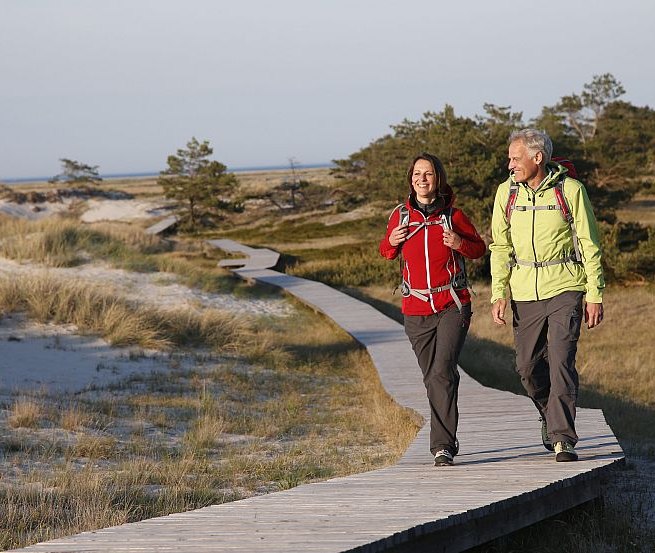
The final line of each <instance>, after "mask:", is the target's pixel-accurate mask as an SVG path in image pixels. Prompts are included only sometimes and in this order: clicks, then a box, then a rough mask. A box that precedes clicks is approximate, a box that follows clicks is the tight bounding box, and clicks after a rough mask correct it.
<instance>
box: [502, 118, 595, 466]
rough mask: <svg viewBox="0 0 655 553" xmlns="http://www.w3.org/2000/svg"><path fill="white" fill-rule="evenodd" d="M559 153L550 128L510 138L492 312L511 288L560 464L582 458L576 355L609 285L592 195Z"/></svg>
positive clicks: (528, 373) (523, 363)
mask: <svg viewBox="0 0 655 553" xmlns="http://www.w3.org/2000/svg"><path fill="white" fill-rule="evenodd" d="M552 151H553V145H552V142H551V140H550V138H549V137H548V135H547V134H546V133H545V132H542V131H538V130H535V129H523V130H520V131H515V132H513V133H512V134H511V136H510V138H509V171H510V177H509V179H507V181H505V182H504V183H502V184H501V185H500V186H499V187H498V190H497V192H496V199H495V202H494V211H493V217H492V222H491V231H492V239H493V242H492V244H491V245H490V246H489V248H490V250H491V279H492V282H491V287H492V293H491V303H492V308H491V314H492V317H493V320H494V322H496V323H497V324H499V325H504V324H506V322H505V309H506V307H507V295H506V289H507V287H509V290H510V293H511V307H512V312H513V327H514V342H515V347H516V369H517V372H518V373H519V375H520V376H521V383H522V384H523V387H524V388H525V390H526V392H527V393H528V396H529V397H530V398H531V399H532V401H533V402H534V404H535V406H536V407H537V409H538V410H539V413H540V415H541V422H542V427H541V431H542V441H543V444H544V447H546V449H548V450H549V451H553V450H554V451H555V453H556V455H555V459H556V460H557V461H576V460H577V458H578V455H577V453H576V452H575V444H576V443H577V441H578V436H577V434H576V431H575V409H576V400H577V396H578V373H577V371H576V368H575V355H576V351H577V344H578V338H579V336H580V326H581V323H582V319H583V317H584V321H585V322H586V323H587V326H588V328H593V327H595V326H597V325H599V324H600V323H601V321H602V320H603V304H602V293H603V288H604V287H605V282H604V278H603V270H602V267H601V261H600V259H601V252H600V239H599V234H598V227H597V225H596V218H595V217H594V213H593V210H592V208H591V204H590V202H589V197H588V196H587V192H586V190H585V188H584V186H583V185H582V184H581V183H580V182H578V181H577V180H575V179H573V178H571V177H569V176H567V169H566V168H565V167H563V166H562V165H559V164H557V163H553V162H551V155H552ZM567 212H568V213H567ZM583 296H585V298H584V299H585V300H586V301H584V302H583ZM583 304H584V305H583Z"/></svg>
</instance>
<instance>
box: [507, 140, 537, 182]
mask: <svg viewBox="0 0 655 553" xmlns="http://www.w3.org/2000/svg"><path fill="white" fill-rule="evenodd" d="M537 159H539V154H537V156H534V155H532V154H530V152H529V151H528V149H527V148H526V147H525V144H524V143H523V141H522V140H515V141H514V142H512V143H511V144H510V145H509V164H508V167H509V170H510V172H511V173H513V174H514V180H515V181H516V182H530V181H532V180H533V179H534V178H535V177H536V176H537V174H538V173H539V163H537Z"/></svg>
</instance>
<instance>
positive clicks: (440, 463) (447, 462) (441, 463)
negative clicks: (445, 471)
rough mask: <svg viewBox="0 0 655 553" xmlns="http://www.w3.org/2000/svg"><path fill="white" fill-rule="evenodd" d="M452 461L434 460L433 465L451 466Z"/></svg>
mask: <svg viewBox="0 0 655 553" xmlns="http://www.w3.org/2000/svg"><path fill="white" fill-rule="evenodd" d="M453 464H454V463H453V462H452V461H435V462H434V466H435V467H452V466H453Z"/></svg>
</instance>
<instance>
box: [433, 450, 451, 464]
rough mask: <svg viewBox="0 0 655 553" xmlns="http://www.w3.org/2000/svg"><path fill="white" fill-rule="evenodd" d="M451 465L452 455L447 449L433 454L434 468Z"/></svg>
mask: <svg viewBox="0 0 655 553" xmlns="http://www.w3.org/2000/svg"><path fill="white" fill-rule="evenodd" d="M452 464H453V454H452V453H451V452H450V451H448V450H447V449H442V450H441V451H437V452H436V453H435V454H434V466H435V467H445V466H447V465H452Z"/></svg>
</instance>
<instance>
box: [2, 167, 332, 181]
mask: <svg viewBox="0 0 655 553" xmlns="http://www.w3.org/2000/svg"><path fill="white" fill-rule="evenodd" d="M322 167H336V165H335V164H334V163H332V162H329V163H300V164H298V165H294V166H293V169H320V168H322ZM283 169H286V170H289V171H291V170H292V168H291V166H290V165H288V164H287V165H252V166H241V167H228V168H227V171H228V172H230V173H247V172H252V171H278V170H283ZM160 173H161V171H134V172H127V173H105V174H101V175H100V178H102V179H103V180H105V179H120V178H128V177H142V178H145V177H157V176H159V175H160ZM52 178H53V177H51V176H50V177H44V176H40V177H12V178H9V177H7V178H2V177H0V184H18V183H22V182H42V181H49V180H50V179H52ZM62 182H66V181H62Z"/></svg>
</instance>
